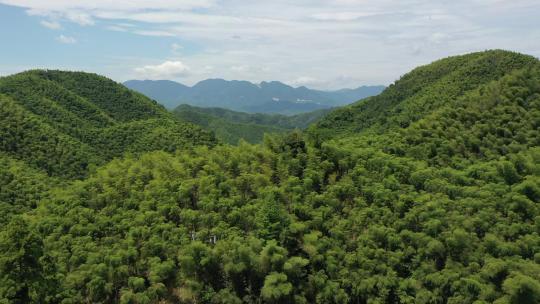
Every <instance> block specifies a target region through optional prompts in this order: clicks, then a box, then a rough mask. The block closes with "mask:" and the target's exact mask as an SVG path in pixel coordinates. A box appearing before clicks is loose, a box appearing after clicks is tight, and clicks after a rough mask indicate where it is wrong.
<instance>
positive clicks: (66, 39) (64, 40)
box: [56, 35, 77, 44]
mask: <svg viewBox="0 0 540 304" xmlns="http://www.w3.org/2000/svg"><path fill="white" fill-rule="evenodd" d="M56 41H58V42H60V43H65V44H74V43H77V39H75V38H73V37H70V36H64V35H60V36H58V37H56Z"/></svg>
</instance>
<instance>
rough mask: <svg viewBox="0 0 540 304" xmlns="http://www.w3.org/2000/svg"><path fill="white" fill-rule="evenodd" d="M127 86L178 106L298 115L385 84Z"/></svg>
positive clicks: (133, 82) (152, 83) (131, 82)
mask: <svg viewBox="0 0 540 304" xmlns="http://www.w3.org/2000/svg"><path fill="white" fill-rule="evenodd" d="M124 85H125V86H126V87H128V88H130V89H132V90H135V91H138V92H140V93H142V94H144V95H146V96H148V97H150V98H152V99H154V100H156V101H158V102H159V103H161V104H163V105H164V106H165V107H167V108H169V109H174V108H176V107H177V106H179V105H180V104H189V105H193V106H198V107H220V108H227V109H231V110H235V111H244V112H250V113H280V114H297V113H302V112H309V111H314V110H319V109H326V108H331V107H336V106H342V105H346V104H349V103H352V102H355V101H358V100H360V99H363V98H366V97H369V96H373V95H377V94H379V93H380V92H382V91H383V90H384V88H385V87H384V86H361V87H358V88H356V89H341V90H336V91H321V90H312V89H308V88H306V87H305V86H301V87H297V88H294V87H291V86H289V85H286V84H284V83H282V82H279V81H271V82H266V81H263V82H261V83H259V84H254V83H251V82H249V81H239V80H231V81H228V80H224V79H207V80H203V81H201V82H199V83H197V84H195V85H194V86H192V87H189V86H186V85H183V84H181V83H178V82H174V81H170V80H129V81H126V82H124Z"/></svg>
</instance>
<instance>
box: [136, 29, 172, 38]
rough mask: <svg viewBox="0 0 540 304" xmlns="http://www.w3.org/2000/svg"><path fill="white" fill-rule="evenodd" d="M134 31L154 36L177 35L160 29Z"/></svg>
mask: <svg viewBox="0 0 540 304" xmlns="http://www.w3.org/2000/svg"><path fill="white" fill-rule="evenodd" d="M133 33H135V34H138V35H142V36H154V37H173V36H175V35H174V34H173V33H171V32H167V31H160V30H136V31H133Z"/></svg>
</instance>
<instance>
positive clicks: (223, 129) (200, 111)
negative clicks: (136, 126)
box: [173, 105, 330, 144]
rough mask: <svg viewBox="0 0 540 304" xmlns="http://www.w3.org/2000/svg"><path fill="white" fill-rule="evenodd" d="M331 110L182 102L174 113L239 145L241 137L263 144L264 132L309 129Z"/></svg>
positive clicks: (225, 140)
mask: <svg viewBox="0 0 540 304" xmlns="http://www.w3.org/2000/svg"><path fill="white" fill-rule="evenodd" d="M329 111H330V109H323V110H317V111H313V112H307V113H302V114H296V115H292V116H286V115H280V114H264V113H245V112H236V111H232V110H228V109H223V108H201V107H194V106H190V105H180V106H178V107H177V108H176V109H174V111H173V113H174V115H175V116H176V117H178V118H179V119H181V120H184V121H189V122H191V123H194V124H196V125H199V126H201V127H202V128H204V129H207V130H211V131H213V132H214V133H215V134H216V137H217V138H219V139H220V140H222V141H223V142H226V143H230V144H237V143H238V141H239V140H240V139H243V140H246V141H247V142H250V143H260V142H262V140H263V137H264V134H270V133H285V132H288V131H291V130H294V129H305V128H307V127H308V126H309V125H310V124H312V123H314V122H316V121H317V120H319V119H320V118H321V117H323V116H324V115H325V114H326V113H328V112H329Z"/></svg>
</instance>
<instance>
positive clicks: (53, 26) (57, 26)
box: [40, 20, 62, 30]
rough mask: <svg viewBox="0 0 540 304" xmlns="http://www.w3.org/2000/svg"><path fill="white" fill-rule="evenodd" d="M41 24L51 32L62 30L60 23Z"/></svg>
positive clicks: (42, 22)
mask: <svg viewBox="0 0 540 304" xmlns="http://www.w3.org/2000/svg"><path fill="white" fill-rule="evenodd" d="M40 24H41V25H43V26H44V27H46V28H48V29H51V30H59V29H61V28H62V25H61V24H60V23H59V22H58V21H47V20H42V21H41V22H40Z"/></svg>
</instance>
